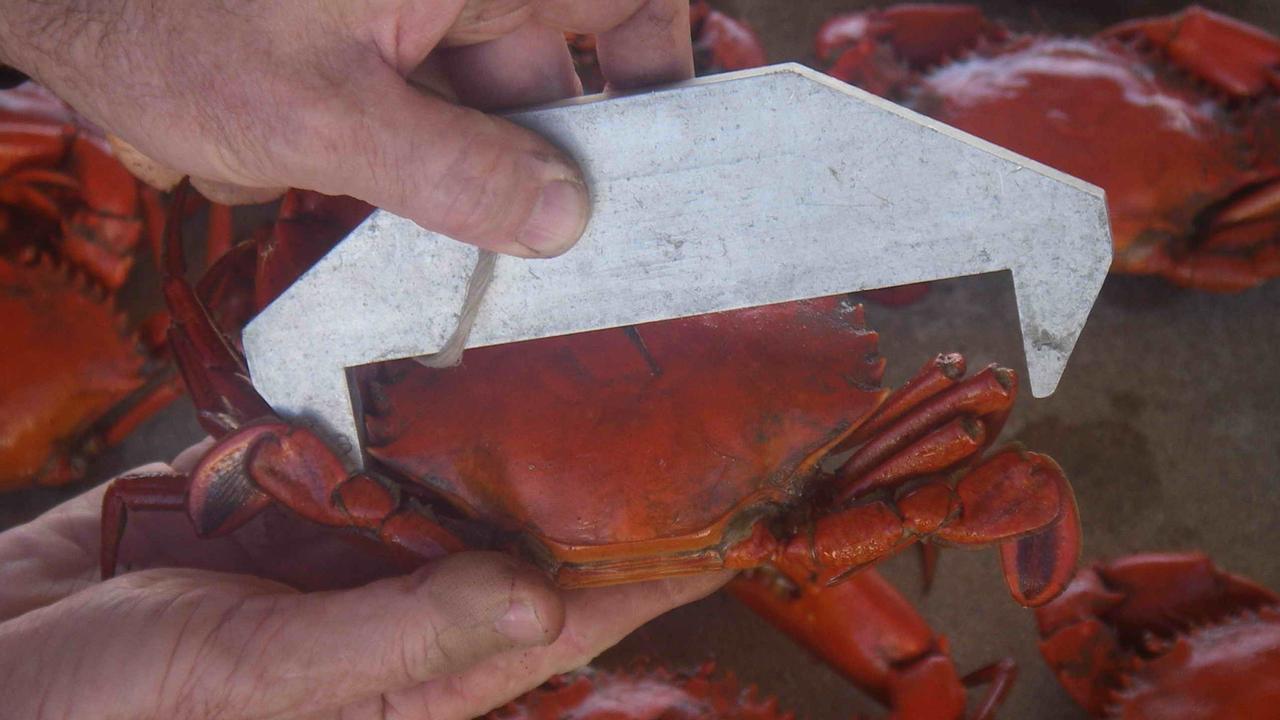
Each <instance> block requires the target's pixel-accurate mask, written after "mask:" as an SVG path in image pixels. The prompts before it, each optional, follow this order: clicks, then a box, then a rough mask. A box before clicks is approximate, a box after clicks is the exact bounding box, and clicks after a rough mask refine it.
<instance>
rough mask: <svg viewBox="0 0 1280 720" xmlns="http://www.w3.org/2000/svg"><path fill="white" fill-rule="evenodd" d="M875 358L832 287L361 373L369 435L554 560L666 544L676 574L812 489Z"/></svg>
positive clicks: (645, 555) (852, 414) (623, 558)
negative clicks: (365, 376) (428, 366)
mask: <svg viewBox="0 0 1280 720" xmlns="http://www.w3.org/2000/svg"><path fill="white" fill-rule="evenodd" d="M883 367H884V361H883V360H882V359H881V358H880V356H879V355H878V354H876V335H875V333H874V332H871V331H869V330H867V329H866V327H865V324H864V319H863V314H862V310H861V308H858V307H855V306H853V305H851V304H849V303H848V302H846V301H842V300H838V299H825V300H817V301H809V302H801V303H791V304H786V305H775V306H770V307H764V308H755V309H752V310H746V311H738V312H734V313H721V314H716V315H709V316H702V317H694V318H686V319H681V320H675V321H668V322H663V323H654V324H651V325H644V326H639V327H636V328H630V329H625V330H624V329H617V330H606V331H601V332H597V333H590V334H589V335H579V336H572V337H563V338H550V339H544V340H538V341H532V342H527V343H518V344H513V345H505V346H499V347H494V348H483V349H476V350H472V351H469V352H468V353H467V355H466V358H465V360H464V361H463V363H462V366H460V367H458V368H453V369H450V370H447V371H438V372H431V371H426V370H423V369H421V368H413V369H412V371H410V372H407V373H405V374H404V375H402V376H400V377H398V378H397V379H396V380H395V381H394V382H384V383H377V384H376V385H375V387H374V388H373V389H372V391H371V393H370V394H371V395H373V396H374V397H380V398H382V401H381V402H377V403H375V404H373V405H371V406H370V407H367V411H368V413H369V418H368V420H367V422H366V428H367V432H368V443H369V448H368V449H369V453H370V454H371V455H373V456H374V457H376V458H377V459H378V460H380V461H381V462H382V463H384V464H385V465H387V466H389V467H391V468H393V469H394V470H395V471H396V472H397V473H399V474H401V475H404V476H407V477H412V478H420V479H421V482H424V483H426V484H429V485H430V486H431V487H432V488H433V489H435V490H437V491H439V492H440V493H442V494H443V495H445V496H447V497H448V498H449V499H450V500H451V501H452V502H453V503H455V504H456V505H457V506H458V507H461V508H465V509H466V510H467V511H468V512H469V514H471V515H472V516H473V517H476V518H479V519H482V520H484V521H486V522H488V523H491V524H494V525H498V526H503V527H506V528H508V529H512V530H514V529H517V528H523V529H526V530H530V531H532V532H533V534H535V535H537V536H539V537H540V538H543V539H544V542H545V543H546V544H547V546H548V547H549V548H552V549H553V554H554V555H556V556H557V557H558V558H561V559H562V560H564V561H565V562H568V563H570V564H575V565H576V564H583V563H589V564H590V565H592V566H595V567H596V568H597V570H598V571H599V572H602V573H606V574H613V573H618V572H635V571H646V569H642V568H641V567H635V568H633V569H631V570H627V569H626V567H625V566H626V565H627V564H628V563H629V562H630V561H638V562H640V563H642V564H645V563H648V562H650V558H649V556H650V555H655V556H656V555H658V554H662V555H669V554H676V555H679V556H681V557H683V558H684V560H683V561H681V562H678V563H675V564H673V565H671V566H670V567H668V568H666V569H665V571H666V572H680V571H681V570H684V571H686V572H687V571H688V570H687V569H685V568H682V567H681V566H682V565H684V564H687V565H688V566H689V567H693V568H696V567H699V566H700V565H705V563H706V561H709V560H711V555H713V554H714V548H715V546H718V545H720V544H721V542H726V543H727V542H728V541H730V540H731V539H739V538H741V537H742V534H743V533H744V532H745V531H747V530H748V529H749V528H750V525H751V522H750V521H751V520H752V519H754V518H758V517H759V516H760V514H761V513H763V512H766V511H767V510H768V509H769V508H771V507H773V506H778V505H786V504H791V503H793V502H795V500H796V498H798V497H800V496H803V495H805V494H806V493H808V492H810V491H811V488H809V487H807V486H806V483H807V482H808V481H809V480H810V479H811V478H812V477H813V475H814V473H815V471H816V469H817V468H816V464H817V462H818V461H819V460H820V459H821V458H822V457H823V456H824V455H825V454H826V451H827V450H828V449H829V447H830V446H831V445H832V444H833V443H834V442H835V441H836V440H837V439H838V438H839V437H840V436H841V435H842V434H843V433H844V431H846V430H848V429H849V428H850V427H851V426H852V425H853V424H855V423H857V422H858V421H860V420H861V419H863V418H865V417H866V416H868V415H869V414H870V413H871V411H872V410H874V409H875V408H876V407H877V406H878V405H879V404H880V402H881V401H882V400H883V398H884V395H885V391H883V390H880V389H879V384H880V377H881V374H882V372H883ZM406 369H408V368H406ZM428 398H430V400H429V401H428V400H427V399H428ZM675 418H679V419H680V421H679V422H678V423H675V422H673V419H675ZM627 478H634V479H635V481H634V482H628V481H627V480H626V479H627ZM606 479H607V480H606ZM641 548H648V550H647V551H643V550H642V549H641Z"/></svg>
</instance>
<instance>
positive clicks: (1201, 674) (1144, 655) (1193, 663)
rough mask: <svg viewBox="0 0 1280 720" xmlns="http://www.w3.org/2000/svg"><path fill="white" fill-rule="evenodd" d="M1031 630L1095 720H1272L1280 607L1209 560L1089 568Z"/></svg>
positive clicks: (1279, 670) (1277, 693)
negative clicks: (1099, 719)
mask: <svg viewBox="0 0 1280 720" xmlns="http://www.w3.org/2000/svg"><path fill="white" fill-rule="evenodd" d="M1036 621H1037V622H1038V624H1039V626H1040V636H1041V638H1042V639H1041V641H1040V652H1041V653H1042V654H1043V655H1044V658H1045V661H1046V662H1048V663H1049V666H1050V667H1051V668H1053V671H1054V672H1055V673H1056V674H1057V676H1058V680H1059V681H1060V682H1061V683H1062V685H1063V687H1065V688H1066V689H1067V692H1069V693H1070V694H1071V697H1072V698H1074V699H1075V701H1076V702H1078V703H1080V705H1081V706H1082V707H1084V708H1085V709H1086V710H1088V711H1089V713H1090V714H1092V715H1094V716H1095V717H1109V718H1132V719H1133V720H1140V719H1142V718H1162V719H1163V720H1192V719H1193V718H1194V719H1203V720H1209V719H1210V718H1265V717H1275V716H1276V714H1277V712H1280V596H1277V595H1276V594H1275V593H1273V592H1271V591H1270V590H1267V589H1266V588H1263V587H1261V586H1259V585H1257V584H1256V583H1254V582H1252V581H1250V580H1248V579H1245V578H1242V577H1239V576H1236V575H1230V574H1228V573H1225V572H1223V571H1222V570H1219V569H1218V568H1217V567H1215V566H1214V564H1213V562H1212V561H1211V560H1210V559H1209V558H1208V556H1206V555H1203V554H1200V553H1183V554H1173V553H1168V554H1158V553H1152V554H1145V555H1132V556H1129V557H1125V558H1120V559H1117V560H1113V561H1110V562H1100V563H1096V564H1094V565H1093V566H1092V567H1089V568H1086V569H1084V570H1082V571H1081V572H1080V574H1079V575H1078V576H1077V577H1076V579H1075V580H1074V581H1072V583H1071V587H1070V589H1068V590H1067V592H1066V593H1064V594H1063V595H1062V596H1061V597H1059V598H1058V599H1057V600H1055V601H1054V602H1053V603H1050V604H1049V605H1047V606H1045V607H1043V608H1040V609H1038V610H1037V611H1036Z"/></svg>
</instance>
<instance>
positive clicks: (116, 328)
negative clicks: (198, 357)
mask: <svg viewBox="0 0 1280 720" xmlns="http://www.w3.org/2000/svg"><path fill="white" fill-rule="evenodd" d="M161 216H162V211H161V209H160V206H159V199H158V197H157V195H156V194H155V193H154V192H152V191H151V190H149V189H147V188H145V187H144V186H142V185H141V184H140V183H138V182H137V181H135V180H134V179H133V177H132V176H131V175H130V174H129V173H128V172H127V171H126V170H125V169H124V168H123V167H122V166H121V165H120V164H119V163H118V162H116V160H115V159H114V158H113V157H112V155H111V153H110V151H109V150H108V148H107V145H106V142H105V140H104V139H103V138H102V137H101V136H100V135H99V134H97V133H96V132H95V131H94V130H93V129H91V128H88V127H86V126H85V125H84V124H82V123H81V121H80V120H79V119H78V118H77V117H76V116H75V115H74V113H72V112H71V110H70V109H69V108H68V107H67V106H65V105H63V104H62V103H61V102H59V101H58V100H56V99H55V98H54V97H53V96H51V95H49V94H48V93H46V92H45V91H43V90H41V89H40V88H39V87H37V86H35V85H34V84H31V83H28V84H26V85H23V86H20V87H18V88H16V89H14V90H6V91H0V319H3V322H0V337H2V338H3V342H2V344H3V347H4V352H3V353H0V490H8V489H13V488H16V487H22V486H25V485H29V484H36V483H38V484H60V483H65V482H68V481H71V480H76V479H79V478H80V477H81V475H82V473H83V472H84V468H85V465H86V462H87V461H88V459H89V458H90V457H92V456H93V455H94V454H95V453H96V452H97V451H99V450H100V449H101V448H102V447H103V446H106V445H110V444H112V443H115V442H118V441H119V440H120V439H121V438H123V437H124V436H126V435H127V434H128V433H129V432H131V431H132V430H133V429H134V428H135V427H136V426H137V425H138V423H139V422H141V421H142V420H143V419H145V418H146V417H148V416H149V415H150V414H151V413H153V412H155V411H156V410H158V409H159V408H161V407H163V406H164V405H165V404H167V403H168V402H169V401H171V400H172V399H173V398H174V397H176V396H177V395H178V394H179V393H180V390H179V388H178V385H177V383H176V375H175V374H174V373H173V372H172V369H171V368H169V367H167V366H166V364H165V362H164V360H163V359H162V358H161V355H162V353H161V351H160V345H161V341H162V338H163V327H164V324H165V320H164V318H163V314H162V313H161V314H159V315H156V316H153V317H152V318H150V319H145V320H142V321H138V320H129V319H126V317H125V315H124V313H123V311H122V309H121V307H120V306H119V305H118V304H117V300H116V298H117V292H118V291H119V290H120V289H121V288H122V286H124V284H125V281H126V279H127V278H128V277H129V275H130V271H131V269H132V267H133V265H134V261H135V253H136V252H137V250H138V249H139V245H140V244H141V243H142V242H143V241H144V240H149V239H150V240H153V241H157V242H158V237H159V229H160V226H161V224H162V221H161Z"/></svg>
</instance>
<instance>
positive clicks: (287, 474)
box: [102, 183, 462, 576]
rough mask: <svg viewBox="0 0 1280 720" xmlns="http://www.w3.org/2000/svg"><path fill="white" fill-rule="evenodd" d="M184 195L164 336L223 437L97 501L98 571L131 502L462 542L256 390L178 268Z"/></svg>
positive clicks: (417, 552)
mask: <svg viewBox="0 0 1280 720" xmlns="http://www.w3.org/2000/svg"><path fill="white" fill-rule="evenodd" d="M185 201H186V185H185V183H184V184H183V185H182V186H180V187H179V189H178V191H177V193H176V195H175V198H174V203H175V208H177V211H175V212H174V213H172V214H171V216H170V224H169V227H168V228H167V229H166V251H167V253H166V255H167V256H166V258H165V260H164V263H163V266H164V269H165V272H166V276H165V281H164V291H165V297H166V300H167V301H168V304H169V308H170V311H171V313H172V315H173V326H172V327H171V329H170V333H169V339H170V343H171V345H172V348H173V352H174V357H175V359H176V360H177V363H178V366H179V369H180V370H181V371H182V374H183V377H184V378H185V379H186V381H187V385H188V387H190V388H191V391H192V397H193V400H194V401H195V404H196V407H197V409H198V411H199V412H198V417H199V419H200V422H201V425H203V426H204V428H205V429H206V430H208V431H209V432H210V433H211V434H213V435H214V436H215V437H217V438H218V440H219V442H218V443H217V444H216V445H214V447H212V448H211V449H210V450H209V451H208V452H207V453H206V454H205V455H204V457H202V458H201V459H200V461H199V463H197V465H196V467H195V468H194V469H193V470H192V472H191V474H190V476H181V475H173V476H164V477H163V478H162V479H155V478H148V477H145V476H133V477H125V478H121V479H120V480H117V481H116V482H115V483H113V487H112V488H110V489H108V492H107V495H106V496H105V498H104V505H103V511H104V518H105V519H106V522H105V523H104V525H103V531H102V538H103V543H102V570H103V573H104V576H109V575H111V574H112V573H114V571H115V566H116V561H117V557H118V552H119V542H120V539H121V536H122V533H123V530H124V523H125V520H126V516H127V512H128V511H131V510H132V511H137V510H168V511H174V510H178V509H185V510H186V511H187V514H188V516H189V517H190V519H191V522H192V525H193V527H194V529H195V532H196V534H197V535H199V536H201V537H211V536H216V535H221V534H225V533H228V532H231V531H233V530H235V529H236V528H238V527H240V526H242V525H243V524H244V523H245V522H247V521H248V520H249V519H250V518H252V517H253V516H254V515H256V514H257V513H258V512H260V511H261V510H262V509H263V508H265V507H266V506H267V505H268V504H271V503H272V502H276V503H279V504H281V505H283V506H285V507H287V508H289V509H290V510H292V511H294V512H296V513H297V514H299V515H301V516H302V517H304V518H306V519H308V520H311V521H313V522H316V523H320V524H323V525H328V526H331V527H342V528H353V529H357V530H361V531H364V532H365V533H367V534H370V535H373V536H374V537H376V538H377V539H378V540H380V541H381V542H383V543H385V544H386V545H388V546H389V547H391V548H392V549H393V550H394V551H396V552H397V553H399V554H401V555H402V556H407V557H410V558H416V559H418V560H421V559H424V558H430V557H436V556H439V555H441V554H444V553H447V552H454V551H457V550H461V549H462V543H461V542H460V541H458V540H457V539H456V538H455V537H454V536H453V535H452V534H451V533H449V532H448V531H447V530H445V529H444V528H442V527H440V526H439V525H437V524H436V523H435V522H434V521H433V520H431V519H430V518H428V517H427V516H426V515H425V514H424V509H423V508H420V507H419V506H417V505H416V504H415V503H413V502H412V501H410V500H407V499H404V498H401V497H400V495H399V493H398V492H397V491H396V490H395V489H394V488H391V487H388V486H386V485H383V484H382V483H379V482H378V481H376V480H374V479H373V478H371V477H369V476H366V475H355V476H348V475H347V473H346V471H345V470H344V468H343V466H342V464H341V462H340V461H339V460H338V458H337V456H336V455H334V454H333V451H332V450H330V449H329V447H328V446H327V445H325V443H324V442H323V441H322V440H320V439H319V438H318V437H316V436H315V435H314V434H312V433H311V432H309V431H307V430H305V429H302V428H296V427H292V426H290V425H288V424H286V423H283V422H281V421H280V420H279V419H278V418H276V417H275V415H274V413H273V412H272V410H271V407H270V405H268V404H267V403H266V401H264V400H263V399H262V397H261V396H259V395H258V394H257V392H256V391H254V389H253V387H252V386H251V385H250V384H249V382H248V379H247V378H248V373H247V372H246V371H245V369H244V363H243V361H242V359H241V358H240V356H239V355H238V353H237V352H236V351H235V349H234V348H233V347H232V346H231V345H230V343H228V341H227V339H226V338H225V337H224V336H223V335H222V334H221V332H219V331H218V329H217V327H216V325H215V324H214V322H213V319H212V318H211V317H210V315H209V313H208V311H207V310H206V309H205V307H204V305H203V304H202V303H201V302H200V300H199V298H198V297H197V296H196V293H195V290H194V289H193V288H192V287H191V285H190V284H189V283H188V282H187V281H186V279H185V278H184V277H183V275H184V274H185V263H184V260H183V256H182V243H181V237H180V234H179V231H178V228H179V225H180V220H181V217H182V216H183V213H182V212H181V210H182V209H183V208H184V207H185ZM179 498H181V499H182V500H181V502H179Z"/></svg>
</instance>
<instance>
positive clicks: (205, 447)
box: [169, 437, 217, 474]
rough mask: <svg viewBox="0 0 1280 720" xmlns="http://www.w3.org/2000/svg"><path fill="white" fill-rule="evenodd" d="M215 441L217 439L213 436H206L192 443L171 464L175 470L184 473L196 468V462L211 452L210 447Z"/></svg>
mask: <svg viewBox="0 0 1280 720" xmlns="http://www.w3.org/2000/svg"><path fill="white" fill-rule="evenodd" d="M215 442H217V441H216V440H214V439H213V438H212V437H206V438H205V439H203V440H201V441H200V442H198V443H196V444H195V445H192V446H191V447H189V448H187V449H186V450H183V451H182V452H180V453H178V456H177V457H175V458H174V459H173V462H171V463H169V464H170V465H171V466H172V467H173V470H174V472H180V473H183V474H186V473H189V472H191V471H192V470H194V469H195V467H196V463H198V462H200V458H202V457H204V456H205V454H206V453H208V452H209V448H211V447H213V446H214V443H215Z"/></svg>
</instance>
